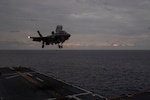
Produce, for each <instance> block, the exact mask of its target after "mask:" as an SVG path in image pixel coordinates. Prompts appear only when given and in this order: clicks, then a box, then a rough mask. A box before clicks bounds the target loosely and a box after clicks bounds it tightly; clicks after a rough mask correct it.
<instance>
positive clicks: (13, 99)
mask: <svg viewBox="0 0 150 100" xmlns="http://www.w3.org/2000/svg"><path fill="white" fill-rule="evenodd" d="M0 73H1V75H0V100H105V98H104V97H102V96H99V95H96V94H92V93H91V92H89V91H87V90H84V89H82V88H79V87H76V86H72V85H70V84H67V83H65V82H63V81H61V80H58V79H55V78H54V77H50V76H46V75H44V74H41V73H39V72H36V71H33V70H30V69H28V68H24V67H9V68H0Z"/></svg>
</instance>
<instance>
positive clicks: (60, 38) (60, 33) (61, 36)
mask: <svg viewBox="0 0 150 100" xmlns="http://www.w3.org/2000/svg"><path fill="white" fill-rule="evenodd" d="M62 28H63V27H62V26H61V25H57V27H56V32H54V31H52V34H51V35H49V36H45V37H43V36H42V34H41V33H40V31H37V33H38V34H39V36H40V37H29V38H31V39H32V41H37V42H42V48H44V46H45V45H50V44H51V45H53V44H58V47H59V48H63V43H64V42H65V41H66V40H68V39H69V37H70V36H71V35H70V34H69V33H67V32H66V31H64V30H62Z"/></svg>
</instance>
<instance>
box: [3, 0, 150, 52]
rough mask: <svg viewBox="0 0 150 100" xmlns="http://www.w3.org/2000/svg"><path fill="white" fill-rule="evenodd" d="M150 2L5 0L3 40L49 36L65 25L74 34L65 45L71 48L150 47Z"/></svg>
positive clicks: (22, 40)
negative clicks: (41, 35)
mask: <svg viewBox="0 0 150 100" xmlns="http://www.w3.org/2000/svg"><path fill="white" fill-rule="evenodd" d="M149 4H150V1H149V0H132V2H131V0H125V1H124V0H44V1H43V0H13V1H7V0H1V1H0V12H1V13H0V22H1V23H0V26H1V27H0V40H1V41H2V40H3V41H5V42H6V44H7V43H8V42H7V41H9V40H11V41H12V43H13V41H20V44H21V43H24V41H29V40H27V39H26V37H27V36H28V35H31V36H32V35H34V36H36V31H37V30H40V31H41V33H42V34H43V35H44V36H45V35H49V34H50V33H51V31H53V30H55V27H56V25H57V24H62V25H63V26H64V29H65V30H66V31H67V32H69V33H71V34H72V36H71V38H70V40H69V41H68V42H67V43H66V44H65V45H67V46H68V47H69V46H70V48H71V47H72V46H76V47H79V48H80V47H83V48H84V47H87V46H88V47H89V48H90V47H91V48H93V47H105V46H110V47H112V48H113V47H122V48H123V47H128V46H131V45H132V47H134V46H136V48H149V47H150V40H149V36H150V35H149V33H150V29H149V27H150V13H149V11H150V6H149ZM118 41H119V43H118ZM142 41H144V42H142ZM14 43H15V42H14ZM30 43H31V42H30ZM16 44H19V43H16ZM9 45H10V43H8V45H6V46H8V47H7V48H10V49H11V48H12V46H9ZM33 45H34V44H33ZM79 45H80V46H79ZM21 47H22V46H20V48H21ZM18 48H19V47H18ZM22 48H23V47H22ZM25 48H28V46H25Z"/></svg>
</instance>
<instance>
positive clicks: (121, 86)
mask: <svg viewBox="0 0 150 100" xmlns="http://www.w3.org/2000/svg"><path fill="white" fill-rule="evenodd" d="M10 66H23V67H30V68H32V69H34V70H37V71H40V72H42V73H45V74H47V75H54V76H55V77H56V78H59V79H61V80H64V81H65V82H68V83H70V84H73V85H76V86H79V87H82V88H84V89H87V90H89V91H92V92H94V93H97V94H100V95H103V96H106V97H115V96H118V95H122V94H126V93H135V92H139V91H143V90H147V89H150V51H149V50H147V51H146V50H49V51H48V50H1V51H0V67H10Z"/></svg>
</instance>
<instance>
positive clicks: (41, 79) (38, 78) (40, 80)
mask: <svg viewBox="0 0 150 100" xmlns="http://www.w3.org/2000/svg"><path fill="white" fill-rule="evenodd" d="M36 79H37V80H39V81H41V82H43V81H44V80H42V79H40V78H39V77H36Z"/></svg>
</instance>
